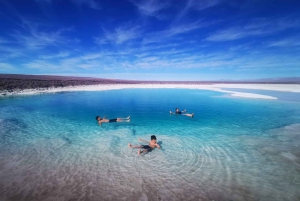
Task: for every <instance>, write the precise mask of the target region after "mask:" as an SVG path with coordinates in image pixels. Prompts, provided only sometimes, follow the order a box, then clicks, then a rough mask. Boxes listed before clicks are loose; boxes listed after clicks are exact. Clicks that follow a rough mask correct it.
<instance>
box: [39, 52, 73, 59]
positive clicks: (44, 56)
mask: <svg viewBox="0 0 300 201" xmlns="http://www.w3.org/2000/svg"><path fill="white" fill-rule="evenodd" d="M70 54H71V53H70V52H67V51H63V52H59V53H58V54H51V55H42V56H40V59H44V60H47V59H56V58H66V57H68V56H70Z"/></svg>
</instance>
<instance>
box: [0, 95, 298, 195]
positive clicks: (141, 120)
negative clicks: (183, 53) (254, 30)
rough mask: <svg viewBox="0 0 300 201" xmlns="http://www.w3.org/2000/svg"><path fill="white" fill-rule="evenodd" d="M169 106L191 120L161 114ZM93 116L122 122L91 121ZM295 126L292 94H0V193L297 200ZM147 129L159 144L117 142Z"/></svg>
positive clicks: (134, 140)
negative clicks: (142, 149) (141, 151)
mask: <svg viewBox="0 0 300 201" xmlns="http://www.w3.org/2000/svg"><path fill="white" fill-rule="evenodd" d="M176 107H178V108H180V109H187V112H191V113H192V112H194V113H195V116H194V118H190V117H186V116H181V115H170V114H169V111H170V110H174V109H175V108H176ZM97 115H100V116H105V115H108V118H115V117H127V116H129V115H130V116H131V122H129V123H106V124H103V125H102V126H99V125H98V124H97V123H96V120H95V117H96V116H97ZM299 130H300V103H299V101H294V99H293V101H289V100H259V99H246V98H228V97H226V96H224V94H223V93H219V92H212V91H206V90H187V89H124V90H111V91H99V92H65V93H56V94H44V95H34V96H25V97H13V98H3V99H0V189H1V191H0V200H275V201H276V200H278V201H279V200H280V201H281V200H291V201H292V200H293V201H294V200H300V191H299V189H300V176H299V175H300V174H299V173H300V149H299V148H300V134H299ZM153 134H154V135H156V136H157V139H158V142H159V143H160V145H161V147H162V148H161V149H160V150H159V149H155V150H153V151H151V152H150V153H147V154H145V155H143V156H137V150H136V149H130V148H128V147H127V144H128V143H129V142H130V143H132V144H134V145H140V144H144V143H142V142H140V141H138V138H139V137H140V138H142V139H146V140H150V136H151V135H153ZM100 198H101V199H100Z"/></svg>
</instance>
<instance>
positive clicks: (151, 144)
mask: <svg viewBox="0 0 300 201" xmlns="http://www.w3.org/2000/svg"><path fill="white" fill-rule="evenodd" d="M139 140H140V141H142V142H147V143H148V145H141V146H132V145H131V144H130V143H129V144H128V147H130V148H138V149H139V150H138V155H140V154H142V153H147V152H148V151H151V150H152V149H154V148H155V147H157V148H159V149H160V146H159V144H157V142H156V136H155V135H151V141H150V142H149V141H147V140H143V139H141V138H139ZM141 149H143V150H141Z"/></svg>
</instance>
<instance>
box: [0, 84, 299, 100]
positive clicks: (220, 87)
mask: <svg viewBox="0 0 300 201" xmlns="http://www.w3.org/2000/svg"><path fill="white" fill-rule="evenodd" d="M129 88H131V89H133V88H137V89H146V88H153V89H156V88H157V89H158V88H170V89H171V88H176V89H201V90H211V91H218V92H223V93H227V94H230V95H231V96H235V97H243V98H259V99H277V98H276V97H273V96H268V95H264V94H254V93H245V92H236V91H233V89H254V90H268V91H281V92H294V93H300V85H297V84H211V85H201V84H198V85H196V84H195V85H188V84H107V85H88V86H74V87H60V88H47V89H45V88H42V89H26V90H14V91H10V92H8V91H2V92H0V96H1V97H5V96H16V95H33V94H41V93H56V92H67V91H102V90H117V89H129ZM227 88H229V89H230V90H226V89H227Z"/></svg>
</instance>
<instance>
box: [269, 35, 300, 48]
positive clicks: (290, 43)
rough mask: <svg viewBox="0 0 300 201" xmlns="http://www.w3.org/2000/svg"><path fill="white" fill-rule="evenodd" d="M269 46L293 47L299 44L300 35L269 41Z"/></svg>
mask: <svg viewBox="0 0 300 201" xmlns="http://www.w3.org/2000/svg"><path fill="white" fill-rule="evenodd" d="M268 46H270V47H295V46H300V37H291V38H286V39H281V40H277V41H273V42H271V43H269V45H268Z"/></svg>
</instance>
